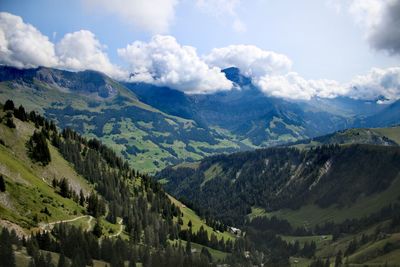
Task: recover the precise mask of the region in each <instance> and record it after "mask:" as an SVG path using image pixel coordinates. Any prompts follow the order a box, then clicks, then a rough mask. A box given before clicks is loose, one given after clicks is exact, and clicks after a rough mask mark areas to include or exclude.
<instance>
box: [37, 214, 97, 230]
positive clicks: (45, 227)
mask: <svg viewBox="0 0 400 267" xmlns="http://www.w3.org/2000/svg"><path fill="white" fill-rule="evenodd" d="M85 217H88V222H87V223H88V230H90V228H91V222H92V220H93V217H92V216H90V215H82V216H78V217H75V218H73V219H69V220H60V221H55V222H51V223H44V222H42V223H40V224H39V228H40V230H42V231H50V230H51V229H53V227H54V225H56V224H59V223H68V222H74V221H77V220H79V219H82V218H85Z"/></svg>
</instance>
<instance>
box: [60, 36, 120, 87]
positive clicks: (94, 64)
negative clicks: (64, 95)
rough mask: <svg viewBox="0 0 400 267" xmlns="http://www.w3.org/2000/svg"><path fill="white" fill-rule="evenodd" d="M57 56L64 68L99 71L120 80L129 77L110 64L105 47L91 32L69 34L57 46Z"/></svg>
mask: <svg viewBox="0 0 400 267" xmlns="http://www.w3.org/2000/svg"><path fill="white" fill-rule="evenodd" d="M56 54H57V56H58V58H59V66H61V67H63V68H67V69H73V70H85V69H92V70H98V71H102V72H104V73H107V74H108V75H110V76H112V77H115V78H120V79H123V78H124V77H126V75H127V74H126V73H124V72H123V71H122V70H121V69H120V68H118V67H117V66H115V65H113V64H112V63H111V62H110V60H109V58H108V56H107V54H106V53H105V52H104V51H103V45H102V44H101V43H100V41H99V40H98V39H96V36H95V35H94V34H93V33H92V32H90V31H86V30H80V31H77V32H73V33H67V34H66V35H65V36H64V37H63V38H62V39H61V41H60V42H59V43H58V44H57V45H56Z"/></svg>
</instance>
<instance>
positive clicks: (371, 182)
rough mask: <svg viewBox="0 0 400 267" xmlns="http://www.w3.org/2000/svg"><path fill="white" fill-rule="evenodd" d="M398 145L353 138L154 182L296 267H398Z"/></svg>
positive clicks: (224, 158) (177, 170) (354, 132)
mask: <svg viewBox="0 0 400 267" xmlns="http://www.w3.org/2000/svg"><path fill="white" fill-rule="evenodd" d="M399 136H400V135H399V128H398V127H393V128H374V129H350V130H345V131H340V132H337V133H334V134H331V135H327V136H322V137H318V138H314V139H312V140H307V141H305V142H299V143H298V144H296V145H294V146H291V147H285V146H282V147H276V148H268V149H260V150H256V151H252V152H239V153H234V154H231V155H218V156H213V157H208V158H205V159H203V160H202V161H200V162H196V163H188V164H179V165H177V166H174V167H169V168H167V169H165V170H163V171H161V172H160V173H158V174H157V177H158V178H159V179H161V178H162V181H163V184H164V187H165V188H166V190H167V191H168V192H169V193H171V194H173V195H175V196H177V197H179V198H182V199H185V201H186V202H187V203H190V205H192V206H193V207H195V209H196V210H198V211H199V212H200V214H208V216H210V217H212V218H217V219H219V220H222V221H224V222H226V223H228V224H234V225H238V226H239V227H240V228H242V229H243V230H244V231H246V239H247V240H249V242H252V243H254V244H255V246H256V247H257V248H258V249H260V250H262V249H263V248H264V249H267V250H271V246H272V247H274V248H275V249H276V250H277V251H280V252H279V253H280V255H283V254H282V253H283V251H281V250H280V248H283V250H285V251H286V253H287V255H288V256H289V262H290V265H291V266H310V264H314V265H311V266H327V265H324V264H325V263H326V262H328V261H329V262H330V264H333V262H334V261H335V259H337V258H338V257H341V258H342V260H343V261H342V262H343V263H344V262H345V261H346V262H348V264H349V266H366V265H368V266H383V265H384V264H385V263H387V264H388V266H397V265H396V264H398V259H399V255H400V243H399V239H398V237H399V231H400V224H399V223H400V220H399V219H398V218H400V217H399V216H400V214H399V210H400V209H399V207H400V167H399V166H400V148H399V146H398V143H397V142H398V137H399ZM337 143H340V144H341V145H340V146H339V145H337ZM281 242H284V243H281ZM285 244H286V245H285ZM302 247H303V248H302ZM276 260H277V261H278V262H280V260H279V259H276ZM321 262H322V263H321ZM318 264H321V265H318ZM330 266H333V265H330Z"/></svg>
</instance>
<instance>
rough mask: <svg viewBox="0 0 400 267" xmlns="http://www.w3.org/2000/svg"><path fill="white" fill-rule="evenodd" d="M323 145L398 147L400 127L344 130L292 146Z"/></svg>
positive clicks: (309, 146) (302, 147) (399, 143)
mask: <svg viewBox="0 0 400 267" xmlns="http://www.w3.org/2000/svg"><path fill="white" fill-rule="evenodd" d="M324 144H325V145H327V144H340V145H349V144H370V145H391V146H393V145H394V146H396V145H400V127H399V126H396V127H388V128H354V129H346V130H343V131H338V132H335V133H332V134H328V135H324V136H319V137H315V138H312V139H307V140H303V141H298V142H296V143H294V145H292V146H293V147H297V148H301V149H304V148H311V147H316V146H320V145H324Z"/></svg>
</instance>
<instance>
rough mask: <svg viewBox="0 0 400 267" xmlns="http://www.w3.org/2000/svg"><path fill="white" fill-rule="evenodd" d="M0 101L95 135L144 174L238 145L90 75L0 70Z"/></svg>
mask: <svg viewBox="0 0 400 267" xmlns="http://www.w3.org/2000/svg"><path fill="white" fill-rule="evenodd" d="M0 81H1V82H0V100H1V101H6V100H7V99H9V98H12V99H16V100H17V101H16V104H18V105H19V104H22V105H24V106H25V107H27V108H28V109H34V110H38V111H40V112H41V113H42V114H44V115H45V116H46V117H47V118H51V119H53V120H54V121H56V122H57V124H58V125H59V126H60V127H62V128H65V127H71V128H73V129H74V130H76V131H78V132H80V133H81V134H84V135H85V136H90V137H98V138H100V139H101V140H102V141H103V142H104V143H106V144H108V145H109V146H111V147H113V149H114V150H115V151H117V152H118V153H119V154H120V155H123V156H124V157H125V158H126V159H128V160H129V161H130V163H131V164H132V166H134V167H136V168H140V169H141V170H143V171H154V170H157V169H161V168H164V167H165V166H167V165H169V164H172V163H178V162H181V161H182V160H186V161H190V160H198V159H200V158H202V157H204V156H206V155H210V154H212V153H216V152H219V153H220V152H226V151H234V150H236V149H238V148H239V146H241V145H239V142H237V141H235V140H232V141H230V140H229V138H227V137H226V136H225V134H224V133H219V132H216V131H214V130H210V129H208V128H205V127H203V126H201V125H199V124H198V123H196V122H195V121H193V120H188V119H184V118H180V117H176V116H172V115H168V114H166V113H163V112H161V111H159V110H157V109H155V108H153V107H151V106H148V105H146V104H144V103H142V102H140V101H139V100H138V99H137V97H136V96H135V95H134V94H133V93H132V92H131V91H130V90H128V89H127V88H125V87H124V86H122V85H121V84H119V83H118V82H116V81H114V80H112V79H110V78H108V77H107V76H105V75H103V74H101V73H98V72H93V71H84V72H68V71H61V70H55V69H48V68H37V69H28V70H18V69H15V68H10V67H4V66H3V67H1V68H0Z"/></svg>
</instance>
